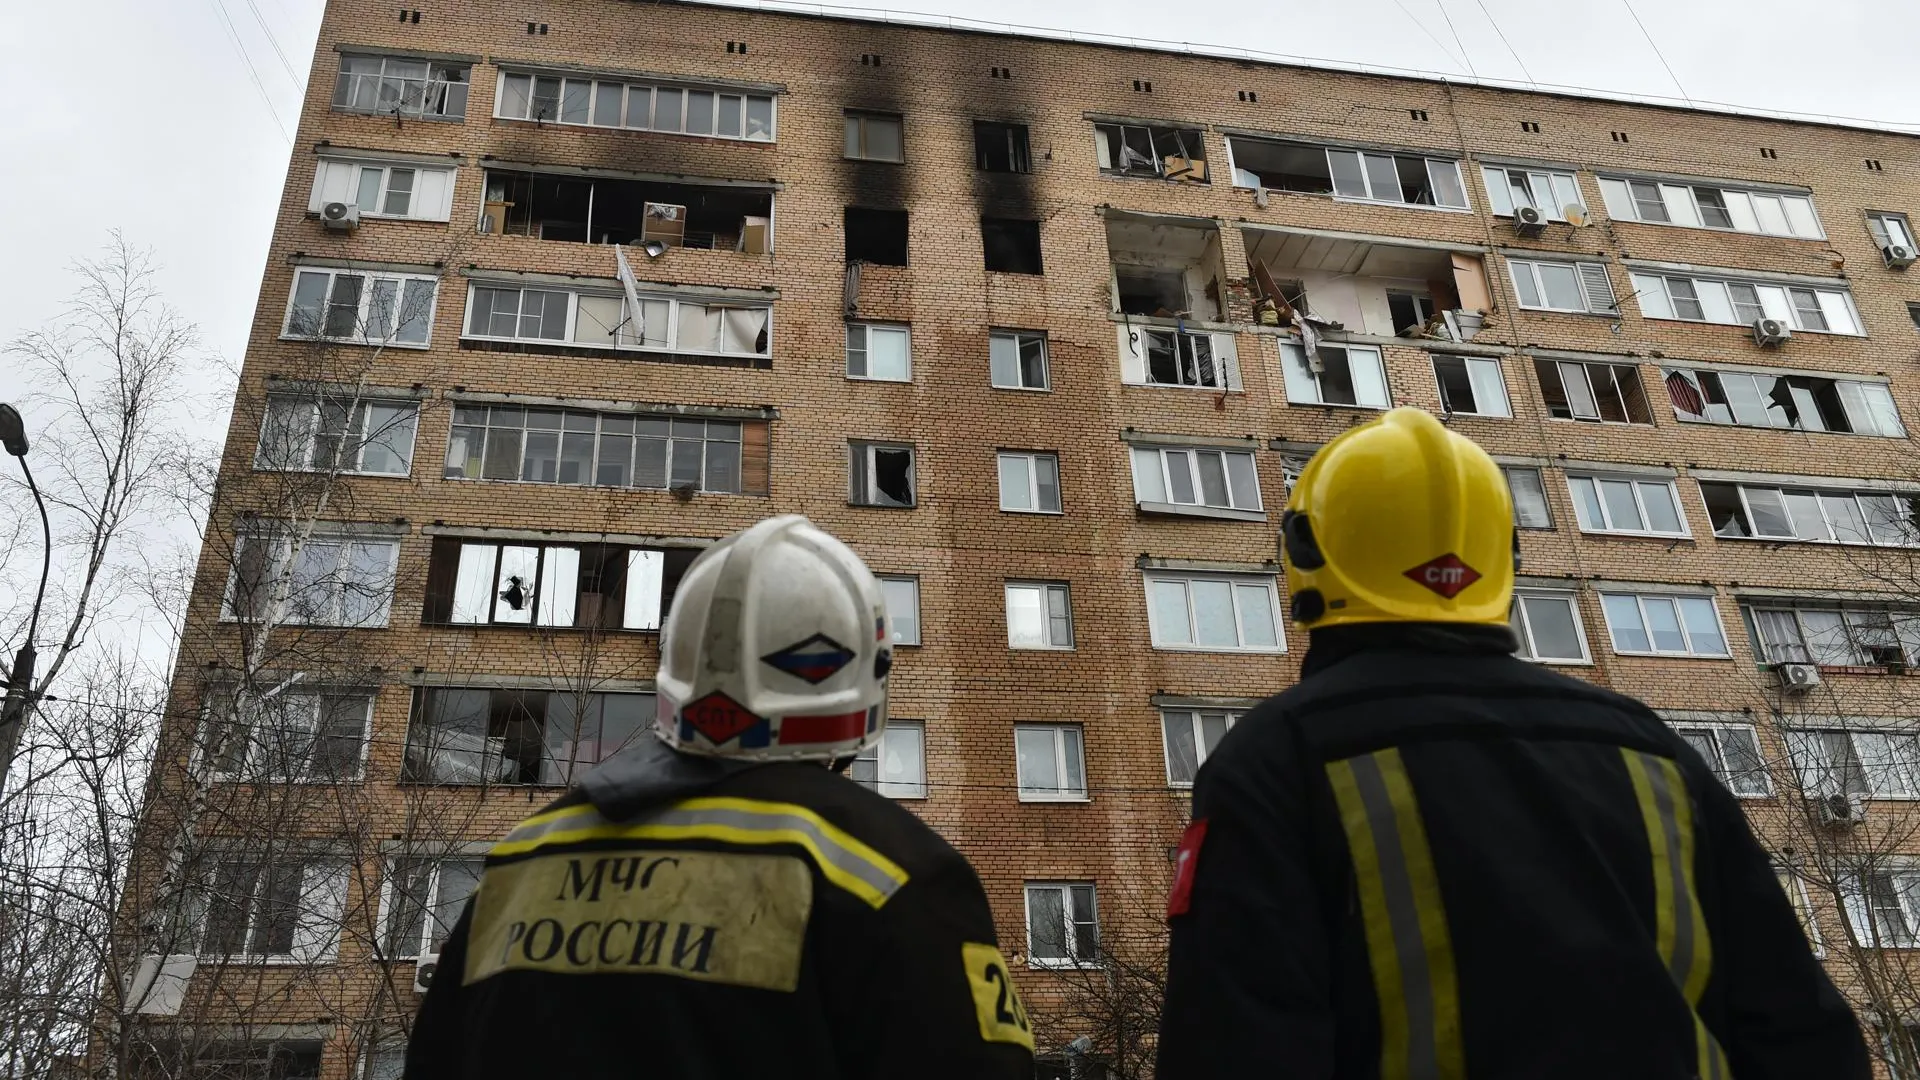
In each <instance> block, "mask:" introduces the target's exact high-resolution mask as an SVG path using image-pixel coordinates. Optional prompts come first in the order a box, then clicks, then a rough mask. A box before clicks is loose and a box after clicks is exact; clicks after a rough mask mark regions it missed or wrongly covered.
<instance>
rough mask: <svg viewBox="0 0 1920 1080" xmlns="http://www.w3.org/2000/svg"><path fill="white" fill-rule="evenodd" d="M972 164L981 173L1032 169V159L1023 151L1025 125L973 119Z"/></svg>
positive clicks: (1024, 145) (1016, 171)
mask: <svg viewBox="0 0 1920 1080" xmlns="http://www.w3.org/2000/svg"><path fill="white" fill-rule="evenodd" d="M973 163H974V166H975V167H976V168H978V169H979V170H980V171H981V172H998V173H1024V172H1032V171H1033V158H1032V156H1031V154H1030V153H1029V152H1028V150H1027V125H1025V124H996V123H992V122H990V121H986V120H975V121H974V122H973Z"/></svg>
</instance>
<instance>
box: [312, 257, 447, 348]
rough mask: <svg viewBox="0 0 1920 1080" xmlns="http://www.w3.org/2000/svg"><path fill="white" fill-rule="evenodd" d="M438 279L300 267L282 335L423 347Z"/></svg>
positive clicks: (431, 323)
mask: <svg viewBox="0 0 1920 1080" xmlns="http://www.w3.org/2000/svg"><path fill="white" fill-rule="evenodd" d="M438 285H439V280H438V279H437V278H434V277H430V276H427V275H424V274H406V275H402V274H366V273H354V272H349V271H346V270H325V269H318V268H315V269H304V268H303V269H301V270H300V271H298V272H297V273H295V274H294V276H293V299H292V301H291V302H290V303H289V304H288V305H287V323H286V330H285V336H287V337H290V338H320V339H325V340H328V341H344V342H349V343H352V344H355V345H403V346H411V347H415V348H423V349H424V348H426V346H427V336H428V331H429V330H430V329H431V328H432V326H433V301H434V295H435V293H436V292H437V287H438Z"/></svg>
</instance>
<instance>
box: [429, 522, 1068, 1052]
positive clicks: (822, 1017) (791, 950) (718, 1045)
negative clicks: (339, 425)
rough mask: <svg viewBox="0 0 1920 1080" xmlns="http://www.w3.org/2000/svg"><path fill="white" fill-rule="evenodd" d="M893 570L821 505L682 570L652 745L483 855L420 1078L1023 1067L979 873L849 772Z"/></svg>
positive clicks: (864, 727)
mask: <svg viewBox="0 0 1920 1080" xmlns="http://www.w3.org/2000/svg"><path fill="white" fill-rule="evenodd" d="M891 664H892V649H891V643H890V635H889V633H888V627H887V614H886V607H885V603H884V601H883V599H882V595H881V590H880V583H879V581H878V580H876V579H875V578H874V576H873V574H872V572H871V571H869V570H868V569H867V567H866V564H865V563H863V562H862V561H861V560H860V557H859V556H857V555H855V554H854V553H853V551H852V550H850V549H849V548H848V547H847V546H846V545H845V544H842V543H841V542H840V541H838V540H836V539H834V538H833V537H832V536H829V535H827V534H826V533H825V532H822V531H821V530H819V529H817V528H815V527H814V526H813V525H812V524H811V523H809V522H808V521H807V520H806V519H805V518H802V517H798V516H790V517H778V518H771V519H769V520H766V521H762V522H760V523H759V524H757V525H755V526H753V527H752V528H750V529H747V530H745V531H743V532H740V533H736V534H734V535H733V536H730V537H727V538H726V539H724V540H721V541H720V542H719V543H717V544H715V545H714V546H713V547H712V548H710V549H708V550H707V551H706V552H704V553H703V554H702V555H701V556H700V558H698V559H697V560H695V561H694V563H693V565H692V566H691V567H690V568H689V569H688V570H687V573H686V576H685V577H684V578H683V579H682V581H681V583H680V587H679V590H678V592H677V594H676V595H675V597H674V600H673V606H672V609H671V611H670V612H669V614H668V616H667V622H666V627H665V629H664V630H663V631H662V632H661V659H660V670H659V674H658V678H657V680H656V681H657V685H658V714H657V721H656V725H655V729H654V732H653V735H654V736H656V737H645V736H643V737H642V738H641V739H640V740H639V742H638V744H637V745H634V746H631V747H628V748H627V749H626V750H624V751H622V752H621V753H620V754H618V755H616V756H615V757H613V758H612V759H610V760H609V761H607V762H606V763H604V764H603V765H601V766H600V767H598V768H596V769H595V770H594V771H593V772H591V773H589V774H588V775H587V776H586V778H585V779H584V780H582V782H581V783H580V785H579V786H578V787H577V788H576V789H574V790H573V791H570V792H568V793H567V794H566V795H565V796H563V797H562V798H560V799H559V800H557V801H556V802H554V803H553V804H552V805H550V806H549V807H547V808H546V809H544V810H542V811H541V812H540V813H538V814H535V815H534V816H533V817H530V818H528V819H527V820H526V821H524V822H522V823H521V824H520V825H519V827H517V828H515V829H514V830H513V831H512V832H510V833H508V834H507V837H506V838H505V839H504V840H502V841H501V842H500V843H498V844H496V845H495V846H494V848H493V850H492V852H491V853H490V854H489V855H488V856H487V860H486V869H485V872H484V874H483V876H482V878H481V882H480V885H479V888H478V889H477V890H476V891H475V893H474V896H473V898H472V900H471V901H470V902H469V903H468V905H467V909H466V910H465V911H464V912H463V913H462V914H461V916H460V921H459V923H458V924H457V925H456V926H455V927H454V930H453V933H452V936H451V937H450V938H449V940H448V941H447V944H446V946H445V948H444V950H443V951H442V952H441V954H440V964H439V968H438V972H437V974H436V975H435V977H434V979H433V981H432V985H431V987H430V989H429V990H428V992H427V996H426V1000H425V1001H424V1002H423V1003H422V1005H421V1008H420V1014H419V1017H418V1020H417V1021H416V1023H415V1026H414V1030H413V1038H412V1041H411V1043H410V1045H409V1047H408V1051H407V1063H406V1074H405V1075H406V1076H407V1077H408V1078H409V1080H440V1078H454V1077H459V1078H484V1077H501V1078H508V1077H511V1078H514V1080H521V1078H525V1077H534V1076H564V1077H567V1078H569V1080H598V1078H603V1077H604V1078H613V1077H620V1078H623V1080H624V1078H627V1077H634V1076H646V1077H660V1078H708V1077H711V1078H715V1080H723V1078H736V1077H737V1078H742V1080H745V1078H748V1077H754V1078H760V1077H782V1078H795V1080H800V1078H815V1077H817V1078H821V1080H827V1078H835V1080H838V1078H864V1077H881V1076H898V1075H906V1074H911V1075H914V1076H916V1077H935V1078H946V1077H951V1078H954V1080H960V1078H968V1080H973V1078H979V1080H998V1078H1002V1077H1005V1078H1015V1077H1031V1076H1032V1074H1033V1036H1032V1033H1031V1030H1030V1028H1029V1026H1028V1021H1027V1015H1026V1011H1025V1008H1024V1007H1023V1006H1022V1005H1021V1002H1020V998H1019V995H1018V994H1017V993H1016V992H1015V990H1014V988H1013V983H1012V980H1011V978H1010V977H1009V974H1008V968H1007V964H1006V961H1005V959H1004V958H1003V957H1002V956H1001V953H1000V949H999V943H998V939H997V938H996V936H995V934H994V928H993V918H992V915H991V913H990V912H989V911H988V908H987V901H986V896H985V893H984V892H983V891H982V889H981V887H980V881H979V879H978V878H977V877H976V876H975V874H974V872H973V869H972V867H970V866H969V865H968V864H967V862H966V860H965V859H963V858H962V857H961V856H960V854H959V853H958V852H956V851H954V849H953V848H952V847H950V846H948V845H947V843H946V842H945V841H943V840H941V839H940V837H939V836H938V835H936V834H935V833H934V832H933V830H932V829H930V828H928V827H927V826H926V825H925V824H924V823H922V822H921V821H920V820H919V819H918V818H916V817H915V816H913V815H912V814H911V813H909V812H907V811H906V810H905V809H902V808H901V807H899V806H897V805H895V804H894V803H893V802H891V801H890V800H888V799H886V798H884V797H882V796H880V795H878V794H876V793H874V792H872V791H869V790H867V789H866V788H864V787H861V786H860V785H859V784H856V783H854V782H853V781H851V780H848V779H846V778H845V777H843V776H840V775H838V773H837V772H836V771H835V770H834V769H832V768H829V767H826V766H828V765H832V764H835V763H843V762H845V761H847V760H849V759H851V758H852V757H854V756H855V755H857V754H859V753H860V752H861V751H862V750H864V749H866V748H868V747H870V746H872V745H874V744H875V743H876V742H877V741H879V738H880V733H881V731H882V730H883V729H884V728H885V727H886V720H887V672H888V669H889V667H890V666H891Z"/></svg>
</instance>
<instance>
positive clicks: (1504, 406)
mask: <svg viewBox="0 0 1920 1080" xmlns="http://www.w3.org/2000/svg"><path fill="white" fill-rule="evenodd" d="M1428 355H1429V357H1430V358H1431V359H1432V361H1433V364H1432V367H1433V384H1434V388H1435V390H1436V391H1437V392H1438V393H1439V395H1440V406H1441V409H1442V411H1444V412H1447V413H1450V414H1452V415H1455V416H1485V417H1492V418H1498V419H1512V418H1513V399H1512V398H1511V397H1510V396H1509V395H1508V393H1507V373H1506V370H1505V369H1504V368H1503V367H1502V366H1501V364H1500V360H1499V358H1498V357H1492V356H1462V355H1459V354H1457V353H1430V354H1428ZM1442 361H1452V362H1458V363H1459V364H1460V365H1461V366H1462V367H1463V368H1464V369H1465V373H1466V376H1467V384H1468V387H1469V388H1470V389H1471V390H1472V392H1473V404H1474V406H1475V407H1474V408H1472V409H1457V408H1454V407H1453V403H1452V402H1450V401H1448V400H1447V387H1446V383H1444V382H1442V381H1441V380H1440V364H1441V362H1442ZM1476 370H1478V371H1481V372H1483V373H1484V372H1486V371H1492V373H1493V381H1492V382H1491V383H1490V384H1488V385H1489V386H1491V387H1497V388H1498V389H1499V391H1500V402H1499V406H1500V407H1499V408H1498V409H1497V410H1490V409H1483V408H1480V407H1479V406H1480V405H1481V404H1482V403H1481V401H1480V390H1481V389H1482V388H1483V387H1482V386H1481V384H1480V382H1479V381H1478V380H1476V379H1475V378H1474V372H1475V371H1476Z"/></svg>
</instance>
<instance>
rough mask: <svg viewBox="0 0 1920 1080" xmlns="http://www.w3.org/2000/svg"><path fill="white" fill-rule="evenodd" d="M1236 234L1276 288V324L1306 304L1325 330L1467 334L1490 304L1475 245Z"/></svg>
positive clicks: (1279, 233) (1301, 310) (1259, 231)
mask: <svg viewBox="0 0 1920 1080" xmlns="http://www.w3.org/2000/svg"><path fill="white" fill-rule="evenodd" d="M1241 239H1242V240H1243V241H1244V242H1245V245H1246V251H1247V260H1248V263H1249V264H1250V265H1251V266H1252V267H1253V268H1254V278H1255V281H1256V283H1258V282H1261V279H1262V277H1264V278H1265V280H1266V281H1267V282H1271V283H1272V284H1273V286H1274V287H1275V290H1276V291H1277V292H1278V294H1279V295H1278V296H1277V297H1273V299H1275V300H1276V301H1278V303H1277V305H1276V306H1277V307H1278V308H1279V311H1278V319H1277V320H1276V321H1277V323H1286V322H1290V321H1294V320H1293V314H1296V313H1297V314H1300V315H1305V314H1307V313H1308V312H1309V311H1311V313H1312V316H1313V317H1314V318H1315V319H1317V320H1320V321H1321V328H1322V329H1329V330H1347V331H1351V332H1353V333H1360V334H1372V335H1375V336H1378V337H1389V336H1398V337H1412V338H1439V339H1451V340H1468V339H1470V338H1471V337H1472V336H1473V334H1474V333H1475V332H1476V331H1477V330H1478V327H1479V325H1480V321H1479V313H1484V312H1485V311H1486V310H1487V309H1489V308H1490V307H1492V306H1493V301H1492V297H1491V295H1490V293H1489V291H1488V287H1487V275H1486V266H1485V263H1484V260H1483V259H1482V257H1481V256H1480V255H1478V254H1474V253H1472V252H1465V251H1458V252H1456V251H1450V250H1445V249H1440V248H1428V247H1412V246H1408V245H1404V244H1395V243H1391V242H1388V241H1374V240H1365V239H1353V240H1348V239H1334V238H1331V237H1325V236H1319V235H1315V234H1310V233H1293V232H1283V231H1280V230H1277V229H1252V228H1248V229H1242V230H1241ZM1260 291H1261V292H1262V293H1263V294H1265V293H1267V292H1268V289H1267V287H1266V285H1265V284H1261V285H1260ZM1261 306H1262V308H1265V307H1266V300H1264V299H1263V300H1262V301H1261ZM1270 325H1271V323H1270Z"/></svg>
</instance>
